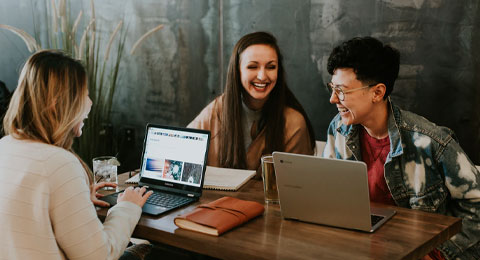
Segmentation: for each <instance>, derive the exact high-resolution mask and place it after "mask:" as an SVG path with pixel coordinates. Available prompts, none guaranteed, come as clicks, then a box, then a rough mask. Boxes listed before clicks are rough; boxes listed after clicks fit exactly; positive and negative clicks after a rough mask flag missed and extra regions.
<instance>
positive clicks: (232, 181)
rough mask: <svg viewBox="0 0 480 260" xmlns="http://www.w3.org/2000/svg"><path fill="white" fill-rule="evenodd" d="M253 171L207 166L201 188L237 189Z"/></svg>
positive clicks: (133, 182) (133, 180)
mask: <svg viewBox="0 0 480 260" xmlns="http://www.w3.org/2000/svg"><path fill="white" fill-rule="evenodd" d="M255 173H256V171H253V170H239V169H229V168H218V167H213V166H207V171H206V173H205V181H204V183H203V188H204V189H210V190H227V191H237V190H238V189H239V188H240V187H242V185H243V184H245V183H246V182H247V181H248V180H250V179H251V178H252V177H253V176H255ZM139 179H140V175H139V174H137V175H135V176H133V177H131V178H130V179H128V180H126V181H125V183H129V184H136V183H138V181H139Z"/></svg>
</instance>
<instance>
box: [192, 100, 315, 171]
mask: <svg viewBox="0 0 480 260" xmlns="http://www.w3.org/2000/svg"><path fill="white" fill-rule="evenodd" d="M222 96H223V95H221V96H219V97H217V98H216V99H215V100H213V101H212V102H211V103H210V104H209V105H208V106H206V107H205V108H204V109H203V110H202V112H200V114H199V115H198V116H197V117H196V118H195V119H194V120H193V121H192V122H190V124H188V127H191V128H197V129H205V130H210V132H211V140H210V150H209V152H208V162H207V164H208V165H210V166H216V167H221V165H220V158H219V156H218V153H219V150H220V140H221V138H220V135H221V134H222V133H220V126H221V123H222V122H221V117H220V114H221V112H222V105H223V104H222V103H223V100H222ZM284 133H285V139H284V140H283V141H284V142H285V152H289V153H300V154H308V155H313V153H314V151H313V149H312V147H311V146H310V136H309V133H308V128H307V124H306V122H305V119H304V118H303V115H302V114H301V113H300V112H298V111H296V110H294V109H292V108H289V107H288V108H286V109H285V131H284ZM264 149H265V131H264V130H262V131H261V132H260V133H259V134H258V136H257V137H256V138H255V139H254V140H252V143H251V144H250V146H249V147H248V149H247V156H246V163H247V169H249V170H257V177H259V173H260V171H261V169H260V158H261V157H262V153H263V150H264Z"/></svg>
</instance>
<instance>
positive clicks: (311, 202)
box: [273, 152, 395, 232]
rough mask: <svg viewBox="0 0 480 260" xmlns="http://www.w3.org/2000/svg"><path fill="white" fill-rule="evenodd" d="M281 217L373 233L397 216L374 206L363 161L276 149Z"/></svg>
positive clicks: (388, 210) (275, 165)
mask: <svg viewBox="0 0 480 260" xmlns="http://www.w3.org/2000/svg"><path fill="white" fill-rule="evenodd" d="M273 161H274V167H275V172H276V177H277V187H278V195H279V198H280V208H281V211H282V216H283V217H284V218H286V219H296V220H301V221H305V222H311V223H316V224H323V225H328V226H335V227H341V228H347V229H356V230H361V231H366V232H374V231H375V230H377V229H378V228H379V227H380V226H381V225H382V224H383V223H385V222H386V221H387V220H388V219H390V218H391V217H392V216H393V215H395V211H394V210H391V209H385V208H373V207H372V208H371V207H370V198H369V192H368V175H367V166H366V164H365V163H364V162H357V161H347V160H338V159H326V158H320V157H315V156H308V155H299V154H291V153H282V152H274V153H273Z"/></svg>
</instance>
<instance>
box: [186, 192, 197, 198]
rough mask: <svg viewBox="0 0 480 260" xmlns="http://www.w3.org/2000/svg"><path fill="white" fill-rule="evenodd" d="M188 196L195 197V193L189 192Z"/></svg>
mask: <svg viewBox="0 0 480 260" xmlns="http://www.w3.org/2000/svg"><path fill="white" fill-rule="evenodd" d="M187 196H188V197H192V198H193V197H194V196H195V195H193V194H191V193H189V194H187Z"/></svg>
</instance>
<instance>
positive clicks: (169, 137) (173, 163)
mask: <svg viewBox="0 0 480 260" xmlns="http://www.w3.org/2000/svg"><path fill="white" fill-rule="evenodd" d="M207 137H208V135H206V134H201V133H192V132H185V131H179V130H171V129H162V128H149V130H148V134H147V140H146V144H145V154H144V159H143V165H142V177H146V178H151V179H156V180H162V181H169V182H175V183H180V184H186V185H191V186H196V187H200V183H201V181H202V180H201V178H202V170H203V165H204V163H205V156H206V149H207V142H208V138H207Z"/></svg>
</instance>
